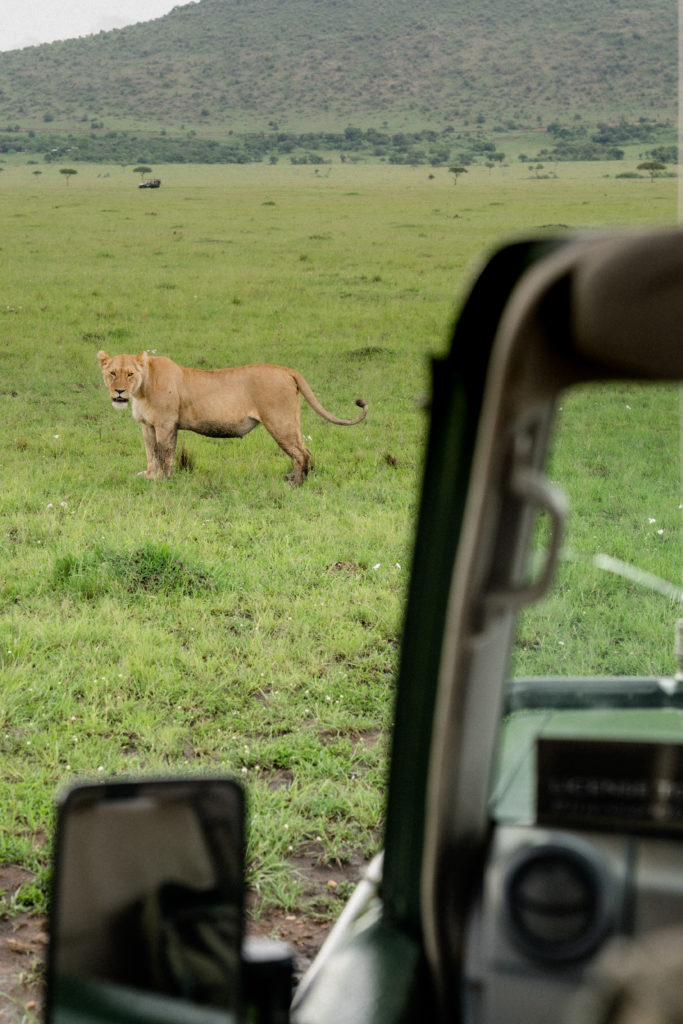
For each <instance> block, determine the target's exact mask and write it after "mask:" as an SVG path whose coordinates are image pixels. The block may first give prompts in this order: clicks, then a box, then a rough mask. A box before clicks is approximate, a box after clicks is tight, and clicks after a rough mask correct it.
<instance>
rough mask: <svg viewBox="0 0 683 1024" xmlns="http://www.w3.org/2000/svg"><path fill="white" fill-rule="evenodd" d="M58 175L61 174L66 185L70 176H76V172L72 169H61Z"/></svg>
mask: <svg viewBox="0 0 683 1024" xmlns="http://www.w3.org/2000/svg"><path fill="white" fill-rule="evenodd" d="M59 173H60V174H63V175H64V176H65V177H66V183H67V185H68V184H69V182H70V181H71V178H72V176H73V175H74V174H78V171H75V170H74V169H73V167H61V168H60V170H59Z"/></svg>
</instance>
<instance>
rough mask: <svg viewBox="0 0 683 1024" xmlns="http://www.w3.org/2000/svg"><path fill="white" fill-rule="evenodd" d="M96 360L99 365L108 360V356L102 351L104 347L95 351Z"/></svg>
mask: <svg viewBox="0 0 683 1024" xmlns="http://www.w3.org/2000/svg"><path fill="white" fill-rule="evenodd" d="M97 361H98V363H99V364H100V366H104V364H105V363H108V362H109V356H108V355H107V353H106V352H105V351H104V349H100V351H99V352H98V353H97Z"/></svg>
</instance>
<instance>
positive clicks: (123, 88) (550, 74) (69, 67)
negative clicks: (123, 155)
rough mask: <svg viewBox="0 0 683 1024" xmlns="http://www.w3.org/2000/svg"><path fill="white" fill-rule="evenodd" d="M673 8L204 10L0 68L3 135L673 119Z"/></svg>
mask: <svg viewBox="0 0 683 1024" xmlns="http://www.w3.org/2000/svg"><path fill="white" fill-rule="evenodd" d="M676 40H677V28H676V4H675V0H619V2H618V3H617V2H616V0H564V2H562V3H557V2H556V3H549V2H548V0H448V2H444V0H419V2H418V3H415V2H414V0H373V2H372V3H368V2H367V0H200V2H198V3H192V4H186V5H183V6H179V7H176V8H175V9H174V10H173V11H172V12H171V13H170V14H168V15H167V16H165V17H163V18H160V19H157V20H154V21H151V22H146V23H144V24H140V25H135V26H131V27H128V28H124V29H120V30H115V31H110V32H101V33H99V34H98V35H94V36H89V37H86V38H82V39H76V40H69V41H65V42H58V43H51V44H45V45H42V46H36V47H29V48H26V49H23V50H15V51H11V52H8V53H0V125H2V124H3V122H4V123H5V124H6V125H7V126H8V128H11V129H12V130H14V131H17V130H21V131H22V132H24V131H35V130H40V131H45V130H46V129H47V128H48V127H53V128H58V127H59V128H61V129H62V130H63V129H64V128H68V129H73V130H76V129H79V130H81V131H84V132H95V133H97V132H99V133H105V134H106V132H107V131H120V130H123V129H125V130H126V131H131V130H138V131H152V132H155V133H164V132H169V133H178V132H187V131H193V132H197V133H202V132H206V133H213V134H225V135H226V136H227V135H228V134H229V133H231V132H234V133H245V132H273V131H278V130H279V131H287V132H307V131H321V130H324V131H339V130H341V131H343V130H344V129H345V127H347V126H349V125H353V126H356V127H358V128H361V129H363V130H366V129H368V128H371V127H374V128H377V129H383V130H387V131H392V132H397V131H413V132H414V131H417V130H420V129H425V128H429V129H435V130H438V131H439V132H441V131H443V130H444V128H446V127H447V126H456V127H457V128H462V126H467V125H471V126H482V127H486V128H487V129H491V128H494V126H496V125H497V124H502V125H506V126H526V127H533V126H536V125H541V124H543V125H546V124H548V123H549V122H559V123H562V124H568V123H572V122H574V123H576V122H578V121H581V120H586V121H591V122H593V123H595V122H597V121H601V120H602V121H605V122H610V123H613V122H618V121H620V120H626V121H629V122H637V121H638V119H647V120H650V121H664V122H672V121H673V120H675V117H676V91H677V84H676V83H677V67H676V56H677V54H676V49H677V44H676Z"/></svg>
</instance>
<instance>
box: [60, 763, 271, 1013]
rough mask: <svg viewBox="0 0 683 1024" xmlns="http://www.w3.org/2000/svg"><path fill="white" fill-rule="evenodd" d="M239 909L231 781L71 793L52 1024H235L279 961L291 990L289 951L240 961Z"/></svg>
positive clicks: (240, 872) (236, 795)
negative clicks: (247, 997) (259, 978)
mask: <svg viewBox="0 0 683 1024" xmlns="http://www.w3.org/2000/svg"><path fill="white" fill-rule="evenodd" d="M243 900H244V797H243V793H242V790H241V788H240V786H239V785H238V784H237V783H236V782H234V781H233V780H232V779H225V778H218V777H216V778H184V779H169V780H147V781H140V782H111V783H103V784H99V785H98V784H93V785H81V786H77V787H75V788H73V789H71V790H70V791H68V792H67V793H66V795H65V796H64V797H63V798H62V799H61V800H60V802H59V805H58V810H57V832H56V850H55V860H54V868H53V890H52V906H51V920H50V948H49V955H48V986H47V1018H46V1019H47V1022H48V1024H66V1022H72V1021H75V1020H76V1018H77V1017H78V1018H79V1019H82V1014H83V1013H84V1012H87V1015H88V1018H89V1019H90V1020H92V1021H97V1020H101V1021H104V1020H106V1021H107V1022H113V1021H121V1022H123V1021H128V1022H130V1021H145V1022H148V1024H153V1022H156V1021H157V1020H158V1021H160V1022H161V1021H163V1022H164V1024H168V1022H169V1021H174V1020H176V1019H177V1020H180V1019H181V1017H182V1019H183V1020H184V1021H185V1022H195V1021H196V1022H198V1024H200V1022H201V1024H211V1022H213V1021H216V1024H217V1022H218V1021H219V1020H220V1021H222V1024H226V1021H235V1022H236V1021H238V1020H239V1019H240V1018H241V1016H242V995H243V989H244V988H245V987H246V988H247V989H251V988H253V987H254V986H253V974H254V971H255V970H256V971H257V970H258V962H259V960H261V961H262V962H263V961H266V962H264V963H263V967H264V968H265V971H266V973H267V974H269V975H272V973H273V967H274V962H275V961H277V963H278V964H279V967H280V970H279V974H278V977H279V978H280V979H281V978H282V974H283V970H282V968H283V965H284V969H285V974H286V969H287V966H288V967H289V976H288V977H289V984H290V987H291V959H289V958H288V951H287V950H286V948H284V949H283V948H282V947H280V949H279V953H278V956H274V955H273V949H272V948H269V949H268V951H266V952H265V953H264V955H263V956H262V957H260V956H259V952H258V949H257V950H254V949H253V948H251V947H250V948H249V949H248V951H247V954H246V955H245V956H244V961H243V916H244V915H243ZM244 963H246V972H245V970H244V969H243V965H244ZM276 973H277V972H276ZM245 978H246V983H245ZM284 989H285V992H286V996H287V995H288V994H289V993H288V992H287V985H286V984H285V986H284ZM280 991H282V986H281V988H280ZM286 996H284V997H283V998H285V999H286V1005H285V1007H283V1010H284V1012H285V1014H286V1011H287V1005H288V999H287V998H286Z"/></svg>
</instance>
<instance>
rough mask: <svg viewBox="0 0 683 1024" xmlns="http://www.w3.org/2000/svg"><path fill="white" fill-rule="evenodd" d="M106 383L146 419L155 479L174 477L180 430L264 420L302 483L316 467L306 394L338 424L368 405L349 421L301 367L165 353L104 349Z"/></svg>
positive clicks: (244, 426) (219, 430) (230, 433)
mask: <svg viewBox="0 0 683 1024" xmlns="http://www.w3.org/2000/svg"><path fill="white" fill-rule="evenodd" d="M97 359H98V361H99V364H100V367H101V369H102V376H103V378H104V382H105V384H106V385H107V387H108V388H109V394H110V396H111V401H112V405H113V406H114V408H115V409H125V408H126V406H127V405H128V404H129V403H130V404H131V407H132V412H133V419H135V420H137V421H138V422H139V423H140V424H141V426H142V436H143V438H144V441H145V450H146V452H147V469H146V470H144V471H143V472H141V473H139V474H138V475H139V476H145V477H147V478H148V479H150V480H154V479H158V478H160V477H168V476H170V473H171V467H172V465H173V457H174V455H175V449H176V439H177V434H178V431H179V430H192V431H194V432H195V433H196V434H204V435H205V436H206V437H244V436H245V434H248V433H249V431H250V430H253V429H254V427H256V426H258V424H259V423H262V424H263V426H264V427H265V428H266V430H267V431H268V433H269V434H270V435H271V437H272V438H273V439H274V440H275V441H276V442H277V443H278V444H279V446H280V448H282V450H283V451H284V452H285V453H286V454H287V455H289V456H290V458H291V460H292V473H291V477H290V478H289V479H290V480H291V483H292V484H294V485H296V486H298V485H300V484H302V483H303V482H304V480H305V479H306V475H307V473H308V470H309V467H310V462H311V453H310V452H309V450H308V448H307V447H306V445H305V444H304V439H303V437H302V436H301V425H300V401H299V395H303V396H304V398H305V399H306V401H307V402H308V404H309V405H310V406H311V408H312V409H313V410H314V411H315V412H317V413H318V415H319V416H322V418H323V419H325V420H328V421H329V422H330V423H336V424H338V425H339V426H342V427H351V426H354V424H356V423H360V422H361V421H362V420H364V419H365V417H366V415H367V412H368V406H367V402H365V401H363V399H362V398H358V399H357V400H356V405H358V406H359V407H360V408H361V409H362V413H361V415H360V416H358V417H357V418H356V419H354V420H341V419H338V417H336V416H333V415H332V414H331V413H329V412H327V410H326V409H324V408H323V407H322V405H321V404H320V402H319V401H318V399H317V398H316V397H315V395H314V394H313V391H312V390H311V388H310V387H309V385H308V384H307V383H306V381H305V380H304V378H303V377H302V376H301V374H300V373H297V371H296V370H289V369H287V367H285V366H273V365H271V364H268V363H254V364H252V365H249V366H237V367H234V368H232V369H224V370H192V369H189V368H188V367H185V366H178V365H177V363H174V362H173V361H172V360H171V359H167V358H166V357H165V356H151V355H148V353H147V352H141V353H140V355H137V356H132V355H120V356H108V355H107V353H106V352H103V351H100V352H98V353H97Z"/></svg>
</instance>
